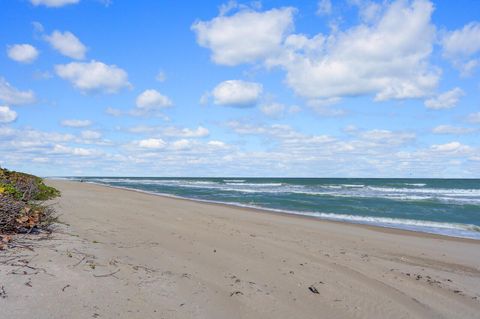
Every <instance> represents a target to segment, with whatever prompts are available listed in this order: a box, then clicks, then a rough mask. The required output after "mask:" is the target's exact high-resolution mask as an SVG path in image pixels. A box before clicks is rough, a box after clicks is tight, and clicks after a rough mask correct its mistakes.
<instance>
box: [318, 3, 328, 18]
mask: <svg viewBox="0 0 480 319" xmlns="http://www.w3.org/2000/svg"><path fill="white" fill-rule="evenodd" d="M331 13H332V2H331V1H330V0H319V1H318V5H317V14H318V15H321V16H323V15H329V14H331Z"/></svg>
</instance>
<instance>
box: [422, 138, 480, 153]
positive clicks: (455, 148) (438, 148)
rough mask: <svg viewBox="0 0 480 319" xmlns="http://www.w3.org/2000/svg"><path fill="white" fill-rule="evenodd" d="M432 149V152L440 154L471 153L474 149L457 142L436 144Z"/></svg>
mask: <svg viewBox="0 0 480 319" xmlns="http://www.w3.org/2000/svg"><path fill="white" fill-rule="evenodd" d="M430 148H431V150H432V151H434V152H438V153H469V152H470V151H471V150H472V147H470V146H468V145H464V144H462V143H460V142H457V141H454V142H450V143H445V144H434V145H432V146H431V147H430Z"/></svg>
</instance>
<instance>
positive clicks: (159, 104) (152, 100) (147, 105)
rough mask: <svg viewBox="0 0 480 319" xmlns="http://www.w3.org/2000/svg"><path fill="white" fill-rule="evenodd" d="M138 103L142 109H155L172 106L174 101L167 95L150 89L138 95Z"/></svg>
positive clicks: (138, 106)
mask: <svg viewBox="0 0 480 319" xmlns="http://www.w3.org/2000/svg"><path fill="white" fill-rule="evenodd" d="M136 105H137V108H139V109H140V110H155V109H162V108H166V107H169V106H172V105H173V103H172V101H171V100H170V98H168V97H167V96H165V95H163V94H161V93H160V92H158V91H157V90H153V89H150V90H145V91H143V92H142V93H141V94H140V95H139V96H137V99H136Z"/></svg>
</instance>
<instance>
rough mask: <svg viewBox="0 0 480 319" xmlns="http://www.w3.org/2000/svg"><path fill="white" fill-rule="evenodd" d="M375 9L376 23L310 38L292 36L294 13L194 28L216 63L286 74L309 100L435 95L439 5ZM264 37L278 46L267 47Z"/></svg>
mask: <svg viewBox="0 0 480 319" xmlns="http://www.w3.org/2000/svg"><path fill="white" fill-rule="evenodd" d="M375 8H376V9H375V10H374V11H375V15H374V16H375V18H373V17H370V18H369V19H366V20H368V21H364V22H362V23H360V24H358V25H356V26H352V27H350V28H348V29H346V30H344V31H341V30H336V31H332V32H331V33H330V34H326V35H325V34H321V33H319V34H316V35H313V36H311V37H309V36H306V35H303V34H292V30H293V12H294V10H293V9H291V8H283V9H276V10H275V9H274V10H270V11H265V12H254V11H240V12H239V13H237V14H235V15H232V16H219V17H216V18H214V19H212V20H211V21H208V22H197V23H196V24H194V25H193V27H192V29H193V30H194V31H195V32H196V33H197V41H198V43H199V44H200V45H201V46H204V47H207V48H209V49H210V50H211V51H212V56H213V61H214V62H216V63H218V64H225V65H237V64H240V63H245V62H252V61H255V60H258V59H261V60H262V61H263V62H264V63H265V65H266V66H267V67H280V68H282V69H284V70H285V71H286V83H287V85H288V86H290V87H291V88H292V89H293V90H294V91H295V93H296V94H298V95H300V96H303V97H305V98H307V99H309V100H311V99H331V98H340V97H345V96H358V95H370V94H373V95H374V96H375V99H376V100H377V101H383V100H389V99H408V98H422V97H425V96H428V95H430V94H431V92H432V91H433V90H434V89H435V88H436V86H437V84H438V80H439V76H440V71H439V70H438V69H436V68H434V67H433V66H432V65H430V63H429V58H430V55H431V52H432V48H433V43H434V40H435V27H434V25H433V24H432V23H431V14H432V12H433V5H432V3H431V2H429V1H426V0H414V1H401V0H398V1H394V2H392V3H390V2H385V4H383V5H382V6H381V7H378V6H376V7H375ZM370 11H372V10H370ZM277 19H278V21H277V22H275V23H273V22H272V21H274V20H277ZM251 20H254V21H257V20H258V21H259V23H255V22H252V21H251ZM267 22H268V23H267ZM271 25H274V26H276V28H274V29H275V30H276V32H273V31H272V30H271V28H270V26H271ZM277 27H278V28H277ZM225 30H226V31H225ZM264 35H265V37H267V36H268V37H269V39H270V40H271V39H274V40H272V41H265V40H264V39H263V37H264ZM272 35H275V36H274V37H273V36H272ZM270 37H271V38H270ZM245 39H247V40H245ZM248 39H253V40H252V41H257V40H258V42H259V43H260V45H256V43H249V42H248V41H250V40H248ZM258 48H260V49H258Z"/></svg>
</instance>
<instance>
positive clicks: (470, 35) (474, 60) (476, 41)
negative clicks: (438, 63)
mask: <svg viewBox="0 0 480 319" xmlns="http://www.w3.org/2000/svg"><path fill="white" fill-rule="evenodd" d="M442 46H443V55H444V56H445V57H446V58H448V59H450V60H451V61H452V62H453V64H454V65H455V66H456V67H457V68H459V69H460V70H461V71H462V73H463V74H469V73H471V72H472V71H473V69H474V68H476V67H477V66H478V65H479V63H480V60H479V57H478V56H476V54H477V53H479V52H480V22H471V23H469V24H467V25H465V26H464V27H463V28H462V29H458V30H455V31H452V32H447V33H446V34H445V35H444V37H443V39H442Z"/></svg>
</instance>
